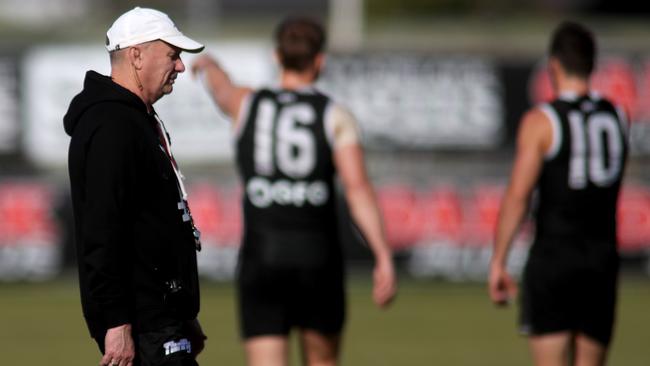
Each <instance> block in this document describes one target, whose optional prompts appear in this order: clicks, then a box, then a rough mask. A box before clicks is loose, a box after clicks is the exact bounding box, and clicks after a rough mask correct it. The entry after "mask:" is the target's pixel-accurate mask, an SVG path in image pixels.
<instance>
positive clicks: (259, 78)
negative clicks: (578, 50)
mask: <svg viewBox="0 0 650 366" xmlns="http://www.w3.org/2000/svg"><path fill="white" fill-rule="evenodd" d="M135 5H136V4H135V3H133V2H131V1H108V0H95V1H84V0H48V1H38V0H0V218H1V219H0V280H2V281H17V280H18V281H23V280H34V281H38V280H46V279H52V278H55V277H57V276H58V275H60V274H61V273H62V272H65V270H66V269H68V268H71V267H72V266H73V264H74V258H73V255H74V254H73V252H74V250H73V249H72V247H73V243H72V238H71V229H72V226H71V225H72V222H71V208H70V202H69V188H68V179H67V171H66V156H67V144H68V141H69V138H68V136H66V135H65V133H64V131H63V127H62V117H63V114H64V113H65V111H66V109H67V106H68V103H69V102H70V100H71V98H72V97H73V96H74V95H75V94H76V93H77V92H78V91H79V90H80V89H81V86H82V80H83V77H84V73H85V71H86V70H88V69H95V70H97V71H99V72H103V73H108V72H109V64H108V57H107V55H106V52H105V50H104V48H103V42H104V33H105V31H106V29H107V28H108V27H109V26H110V23H111V21H112V20H113V19H114V18H116V17H117V16H118V15H119V14H121V13H122V12H124V11H126V10H128V9H129V8H131V7H133V6H135ZM138 5H141V6H151V7H155V8H158V9H160V10H163V11H165V12H167V13H169V14H170V16H171V17H172V18H173V19H175V20H176V22H177V24H178V26H179V28H180V29H181V30H183V31H184V32H185V33H186V34H191V35H192V36H193V37H194V38H197V39H199V40H201V41H203V42H205V43H206V44H207V45H208V47H207V51H208V52H210V53H212V54H214V55H216V56H217V57H218V58H219V59H220V60H221V62H222V63H223V65H224V67H225V68H226V69H227V70H228V71H229V72H230V73H231V75H232V76H233V78H234V79H235V80H236V81H237V82H241V83H245V84H248V85H250V86H262V85H273V84H274V83H275V82H276V78H277V69H276V67H275V65H274V64H273V60H272V57H271V56H272V43H271V32H272V30H273V27H274V25H275V24H276V23H277V22H278V21H279V20H280V19H281V18H282V17H283V16H285V15H287V14H296V13H298V14H308V15H311V16H314V17H317V18H320V19H322V20H323V21H324V23H325V24H326V25H329V27H330V44H329V48H330V51H331V52H330V56H329V58H328V60H327V64H326V70H325V72H324V73H323V75H322V79H321V81H320V82H319V86H320V87H321V88H322V89H323V90H325V91H327V92H330V93H331V94H332V95H333V96H335V99H337V100H339V101H341V102H342V103H343V104H344V105H346V106H348V107H349V108H350V109H351V110H352V112H353V113H354V114H355V115H356V116H357V117H358V119H359V123H360V128H361V132H362V137H363V143H364V146H365V147H366V150H367V159H368V167H369V171H370V174H371V176H372V179H373V181H374V182H375V184H376V187H377V191H378V195H379V200H380V203H381V207H382V210H383V214H384V217H385V218H386V226H387V231H388V236H389V239H390V243H391V245H392V246H393V247H394V249H395V251H396V255H397V259H398V265H399V266H400V269H401V270H402V271H403V272H404V273H407V274H409V275H412V276H415V277H426V278H445V279H451V280H459V281H460V280H470V281H473V280H483V279H484V278H485V274H486V270H487V265H488V260H489V256H490V250H491V249H490V245H491V240H492V235H493V231H494V225H495V222H496V218H497V215H498V209H499V203H500V197H501V195H502V193H503V189H504V186H505V184H506V182H507V176H508V173H509V169H510V163H511V160H512V153H513V140H514V135H515V133H516V129H517V124H518V121H519V118H520V117H521V115H522V113H523V112H524V111H525V110H526V109H527V108H530V107H531V106H532V105H534V104H536V103H540V102H543V101H545V100H549V99H550V98H552V91H551V88H550V83H549V80H548V75H547V74H546V71H545V69H544V66H543V65H544V54H545V51H546V48H547V43H548V38H549V35H550V32H551V31H552V29H553V28H554V26H555V25H556V24H557V22H558V21H560V20H562V19H568V18H571V19H578V20H581V21H583V22H585V23H586V24H587V25H588V26H590V27H591V28H592V29H593V30H594V31H595V33H596V35H597V37H598V40H599V44H600V54H601V57H600V59H599V62H598V69H597V72H596V74H595V76H594V79H593V85H594V88H595V89H596V90H597V91H598V92H600V93H601V94H603V95H605V96H608V97H610V98H612V99H613V100H615V101H617V102H618V103H620V104H622V105H624V106H625V108H626V110H627V111H628V113H629V115H630V117H631V132H630V140H631V144H632V154H631V159H630V162H629V164H628V168H627V173H626V181H625V186H624V188H623V193H622V199H621V202H620V206H619V213H618V218H619V224H620V232H619V237H620V246H621V252H622V254H623V263H624V270H626V271H628V272H634V273H639V274H645V275H650V259H649V258H650V172H649V171H648V169H647V166H648V162H649V159H650V42H648V39H650V27H648V25H647V24H648V20H650V19H648V16H649V15H650V6H648V5H646V4H645V3H642V2H633V1H617V2H615V3H612V2H606V1H591V0H574V1H556V0H537V1H524V2H522V1H516V0H496V1H470V0H429V1H427V0H409V1H404V0H402V1H390V0H366V1H362V0H354V1H346V0H330V1H326V0H309V1H307V0H282V1H278V0H276V1H253V0H246V1H244V0H220V1H201V0H185V1H141V2H139V4H138ZM184 61H185V62H186V65H187V64H189V63H190V62H191V55H184ZM202 88H203V87H202V85H201V84H200V83H199V82H197V81H195V80H193V79H192V78H191V77H190V75H189V74H186V75H183V76H181V77H180V78H179V80H178V81H177V83H176V85H175V91H174V93H173V94H172V95H171V96H167V97H165V98H163V99H162V100H161V101H160V102H159V103H157V104H156V106H157V110H158V112H159V114H160V116H161V117H162V118H163V119H164V120H165V121H166V124H167V126H168V128H169V130H170V133H171V135H172V138H173V143H174V145H173V146H174V151H175V154H176V157H177V159H178V160H179V162H180V165H181V167H182V168H183V170H184V173H185V175H186V176H187V178H188V182H189V187H190V201H191V205H192V211H193V213H194V215H195V216H196V221H197V224H198V225H199V227H200V229H201V230H202V232H203V234H204V242H205V245H204V248H205V249H204V251H203V252H202V253H201V254H200V256H199V262H200V269H201V273H202V274H203V275H204V277H205V278H209V279H213V280H229V279H231V278H232V275H233V271H234V268H235V261H236V256H237V249H238V245H239V236H240V232H241V226H242V224H241V217H240V204H239V201H240V188H239V183H238V178H237V176H236V171H235V169H234V167H233V165H232V162H231V161H232V144H231V131H230V128H229V123H228V121H227V120H226V119H225V118H224V116H223V115H221V114H220V113H219V112H218V111H217V109H216V108H215V107H214V106H213V104H212V102H211V101H210V100H209V98H208V97H207V95H206V94H205V92H204V91H203V90H202ZM340 201H341V210H342V212H343V213H344V216H345V212H346V210H345V207H344V204H343V200H340ZM342 227H343V230H342V233H341V235H342V237H343V242H344V243H345V245H346V251H347V252H348V254H349V256H348V258H349V264H350V267H351V268H352V269H354V268H357V267H360V266H361V267H362V266H365V265H367V264H368V263H369V260H370V257H369V255H368V252H367V250H366V249H365V248H363V246H362V245H360V238H359V236H358V235H357V234H356V233H355V231H354V229H353V228H351V227H350V226H349V225H348V224H346V225H342ZM532 230H533V229H532V227H531V226H530V225H527V226H526V227H525V229H524V230H523V232H522V234H521V235H520V236H519V238H518V241H517V245H516V247H515V250H514V252H513V255H512V258H511V261H510V265H511V267H512V270H513V271H514V272H515V273H517V272H518V271H519V270H520V269H521V267H522V265H523V263H524V261H525V258H526V249H527V246H528V245H529V244H530V239H531V237H532Z"/></svg>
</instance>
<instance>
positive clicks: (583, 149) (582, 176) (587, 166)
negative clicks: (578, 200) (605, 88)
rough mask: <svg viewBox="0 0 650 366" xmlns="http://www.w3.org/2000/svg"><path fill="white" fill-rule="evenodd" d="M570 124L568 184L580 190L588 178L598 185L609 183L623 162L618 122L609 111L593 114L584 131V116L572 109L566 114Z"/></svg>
mask: <svg viewBox="0 0 650 366" xmlns="http://www.w3.org/2000/svg"><path fill="white" fill-rule="evenodd" d="M569 125H570V127H571V160H570V162H569V187H571V188H573V189H583V188H585V187H586V186H587V180H589V181H591V182H592V183H593V184H595V185H597V186H599V187H607V186H610V185H611V184H612V183H614V181H616V179H617V177H618V175H619V174H620V172H621V169H622V165H623V164H622V161H623V156H622V155H623V142H622V138H621V130H620V125H619V123H618V121H617V120H616V119H615V118H614V117H613V116H612V115H611V114H609V113H594V114H593V115H591V116H589V117H588V119H587V123H586V131H585V123H584V115H583V114H582V113H580V112H576V111H573V112H570V113H569ZM585 132H586V133H585ZM603 137H604V139H603ZM605 149H607V151H605ZM587 154H588V155H589V156H587ZM606 157H607V161H605V158H606ZM587 159H588V160H587Z"/></svg>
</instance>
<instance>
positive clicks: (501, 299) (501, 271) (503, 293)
mask: <svg viewBox="0 0 650 366" xmlns="http://www.w3.org/2000/svg"><path fill="white" fill-rule="evenodd" d="M488 291H489V292H490V300H492V302H493V303H494V304H496V305H499V306H505V305H508V303H509V302H510V299H512V298H514V297H515V296H517V283H516V282H515V281H514V280H513V279H512V277H510V274H508V271H506V269H505V268H504V267H503V266H501V265H497V264H493V265H491V266H490V277H489V279H488Z"/></svg>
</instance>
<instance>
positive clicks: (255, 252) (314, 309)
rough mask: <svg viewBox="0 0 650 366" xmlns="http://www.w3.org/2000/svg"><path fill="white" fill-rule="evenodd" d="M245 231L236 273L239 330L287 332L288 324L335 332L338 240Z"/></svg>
mask: <svg viewBox="0 0 650 366" xmlns="http://www.w3.org/2000/svg"><path fill="white" fill-rule="evenodd" d="M246 237H247V239H248V240H245V243H244V245H243V247H242V253H241V254H240V261H239V268H238V275H237V290H238V302H239V304H238V305H239V320H240V328H241V336H242V337H243V338H244V339H246V338H250V337H255V336H261V335H288V333H289V332H290V330H291V328H294V327H297V328H304V329H311V330H316V331H318V332H320V333H323V334H339V333H341V330H342V328H343V323H344V321H345V289H344V274H343V261H342V258H341V257H342V255H341V251H340V246H337V245H338V244H336V245H333V244H332V241H330V239H331V238H327V237H326V236H324V235H318V234H317V233H316V234H314V233H307V232H302V233H296V232H291V233H286V232H282V233H272V232H268V231H267V232H265V233H264V235H260V234H255V233H250V232H249V233H248V234H247V235H246Z"/></svg>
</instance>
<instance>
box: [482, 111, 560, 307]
mask: <svg viewBox="0 0 650 366" xmlns="http://www.w3.org/2000/svg"><path fill="white" fill-rule="evenodd" d="M552 138H553V135H552V130H551V125H550V121H549V120H548V117H546V115H545V114H544V113H543V112H542V111H541V110H540V109H534V110H532V111H530V112H528V113H527V114H526V115H525V116H524V117H523V118H522V121H521V124H520V128H519V132H518V136H517V149H516V156H515V161H514V165H513V167H512V172H511V175H510V182H509V183H508V187H507V189H506V192H505V194H504V197H503V200H502V202H501V209H500V211H499V221H498V223H497V231H496V238H495V242H494V252H493V254H492V260H491V262H490V273H489V279H488V286H489V294H490V299H491V300H492V302H494V303H495V304H497V305H504V304H507V302H508V301H509V299H510V298H512V297H513V296H515V295H516V293H517V284H516V282H515V281H514V280H513V279H512V277H511V276H510V274H509V273H508V272H507V270H506V262H507V258H508V252H509V251H510V246H511V245H512V241H513V239H514V237H515V234H516V233H517V229H518V228H519V225H520V224H521V222H522V220H523V218H524V215H525V214H526V211H527V209H528V203H529V200H530V196H531V194H532V192H533V189H534V188H535V184H536V182H537V178H538V176H539V173H540V171H541V168H542V164H543V161H544V156H545V154H546V152H547V151H548V149H549V148H550V146H551V142H552Z"/></svg>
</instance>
